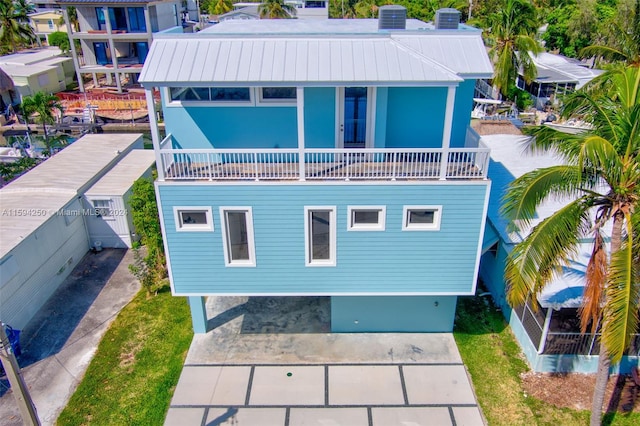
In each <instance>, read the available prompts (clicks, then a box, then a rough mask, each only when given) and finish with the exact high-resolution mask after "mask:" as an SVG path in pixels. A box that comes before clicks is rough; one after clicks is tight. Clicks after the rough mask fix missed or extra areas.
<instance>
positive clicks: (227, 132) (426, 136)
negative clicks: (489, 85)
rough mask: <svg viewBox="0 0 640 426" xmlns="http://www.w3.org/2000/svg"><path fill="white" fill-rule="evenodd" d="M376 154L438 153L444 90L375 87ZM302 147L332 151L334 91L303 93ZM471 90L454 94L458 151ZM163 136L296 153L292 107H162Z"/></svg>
mask: <svg viewBox="0 0 640 426" xmlns="http://www.w3.org/2000/svg"><path fill="white" fill-rule="evenodd" d="M376 92H377V94H376V104H375V105H376V106H375V125H374V127H373V135H374V141H375V144H374V146H375V147H376V148H384V147H387V148H438V147H440V146H441V145H442V134H443V124H444V115H445V107H446V98H447V89H446V88H445V87H392V88H385V87H381V88H378V89H377V90H376ZM304 93H305V100H304V105H305V111H304V126H305V146H306V147H307V148H334V147H335V146H336V88H335V87H317V88H309V87H307V88H305V92H304ZM472 96H473V85H472V82H471V81H465V82H463V83H462V84H461V85H460V87H458V88H457V91H456V99H455V108H456V109H455V110H454V117H453V118H454V120H453V130H452V141H451V146H452V147H462V146H464V140H465V136H466V131H467V127H468V124H469V120H470V118H469V117H470V111H471V103H472V101H471V99H472ZM166 101H167V99H166V96H165V94H164V92H163V106H164V108H163V111H164V120H165V125H166V130H167V133H168V134H169V133H170V134H172V135H173V140H174V146H175V147H181V148H196V149H197V148H201V149H206V148H211V147H214V148H218V149H225V148H226V149H233V148H265V149H270V148H297V147H298V134H297V122H296V120H297V116H296V107H295V106H237V105H236V106H193V104H191V105H187V104H185V106H184V107H183V106H181V105H179V104H175V103H174V104H167V102H166Z"/></svg>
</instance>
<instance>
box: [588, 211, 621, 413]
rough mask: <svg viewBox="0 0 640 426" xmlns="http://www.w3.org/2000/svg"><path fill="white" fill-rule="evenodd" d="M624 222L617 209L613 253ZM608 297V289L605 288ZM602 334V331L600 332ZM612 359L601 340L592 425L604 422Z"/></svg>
mask: <svg viewBox="0 0 640 426" xmlns="http://www.w3.org/2000/svg"><path fill="white" fill-rule="evenodd" d="M623 223H624V214H623V213H622V212H621V211H617V212H616V213H615V214H614V216H613V227H612V230H611V253H616V252H618V251H619V250H620V247H622V225H623ZM605 297H606V289H605ZM600 336H602V333H601V334H600ZM610 366H611V359H610V358H609V354H608V353H607V349H606V347H605V345H604V342H602V339H601V340H600V354H599V357H598V372H597V373H596V374H597V375H596V386H595V389H594V390H593V398H592V399H591V423H590V425H591V426H600V425H601V424H602V406H603V405H604V393H605V391H606V390H607V382H608V381H609V367H610Z"/></svg>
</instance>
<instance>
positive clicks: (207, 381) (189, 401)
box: [171, 366, 251, 406]
mask: <svg viewBox="0 0 640 426" xmlns="http://www.w3.org/2000/svg"><path fill="white" fill-rule="evenodd" d="M250 373H251V367H241V366H238V367H214V366H186V367H184V368H183V370H182V374H181V375H180V380H179V381H178V385H177V386H176V390H175V392H174V394H173V399H172V400H171V405H174V406H175V405H211V404H213V405H243V404H244V403H245V399H246V395H247V389H248V384H249V374H250Z"/></svg>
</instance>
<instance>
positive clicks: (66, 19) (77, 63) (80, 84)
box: [62, 7, 84, 93]
mask: <svg viewBox="0 0 640 426" xmlns="http://www.w3.org/2000/svg"><path fill="white" fill-rule="evenodd" d="M62 15H63V16H64V23H65V25H66V26H67V32H68V33H69V44H70V45H71V57H72V58H73V66H74V68H75V69H76V78H77V79H78V89H80V92H83V93H84V83H83V82H82V74H81V73H80V61H79V60H78V52H76V43H75V41H76V40H75V38H74V36H73V34H74V31H73V26H72V25H71V23H70V22H69V13H68V12H67V8H66V7H63V8H62Z"/></svg>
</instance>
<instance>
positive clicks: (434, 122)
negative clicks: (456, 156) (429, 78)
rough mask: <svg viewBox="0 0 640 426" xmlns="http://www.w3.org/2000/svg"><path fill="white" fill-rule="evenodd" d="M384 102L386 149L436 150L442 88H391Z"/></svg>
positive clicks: (443, 101) (442, 109)
mask: <svg viewBox="0 0 640 426" xmlns="http://www.w3.org/2000/svg"><path fill="white" fill-rule="evenodd" d="M388 91H389V95H388V102H387V136H386V146H387V148H439V147H441V146H442V129H443V123H444V112H445V107H446V102H447V88H446V87H391V88H389V89H388Z"/></svg>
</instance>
